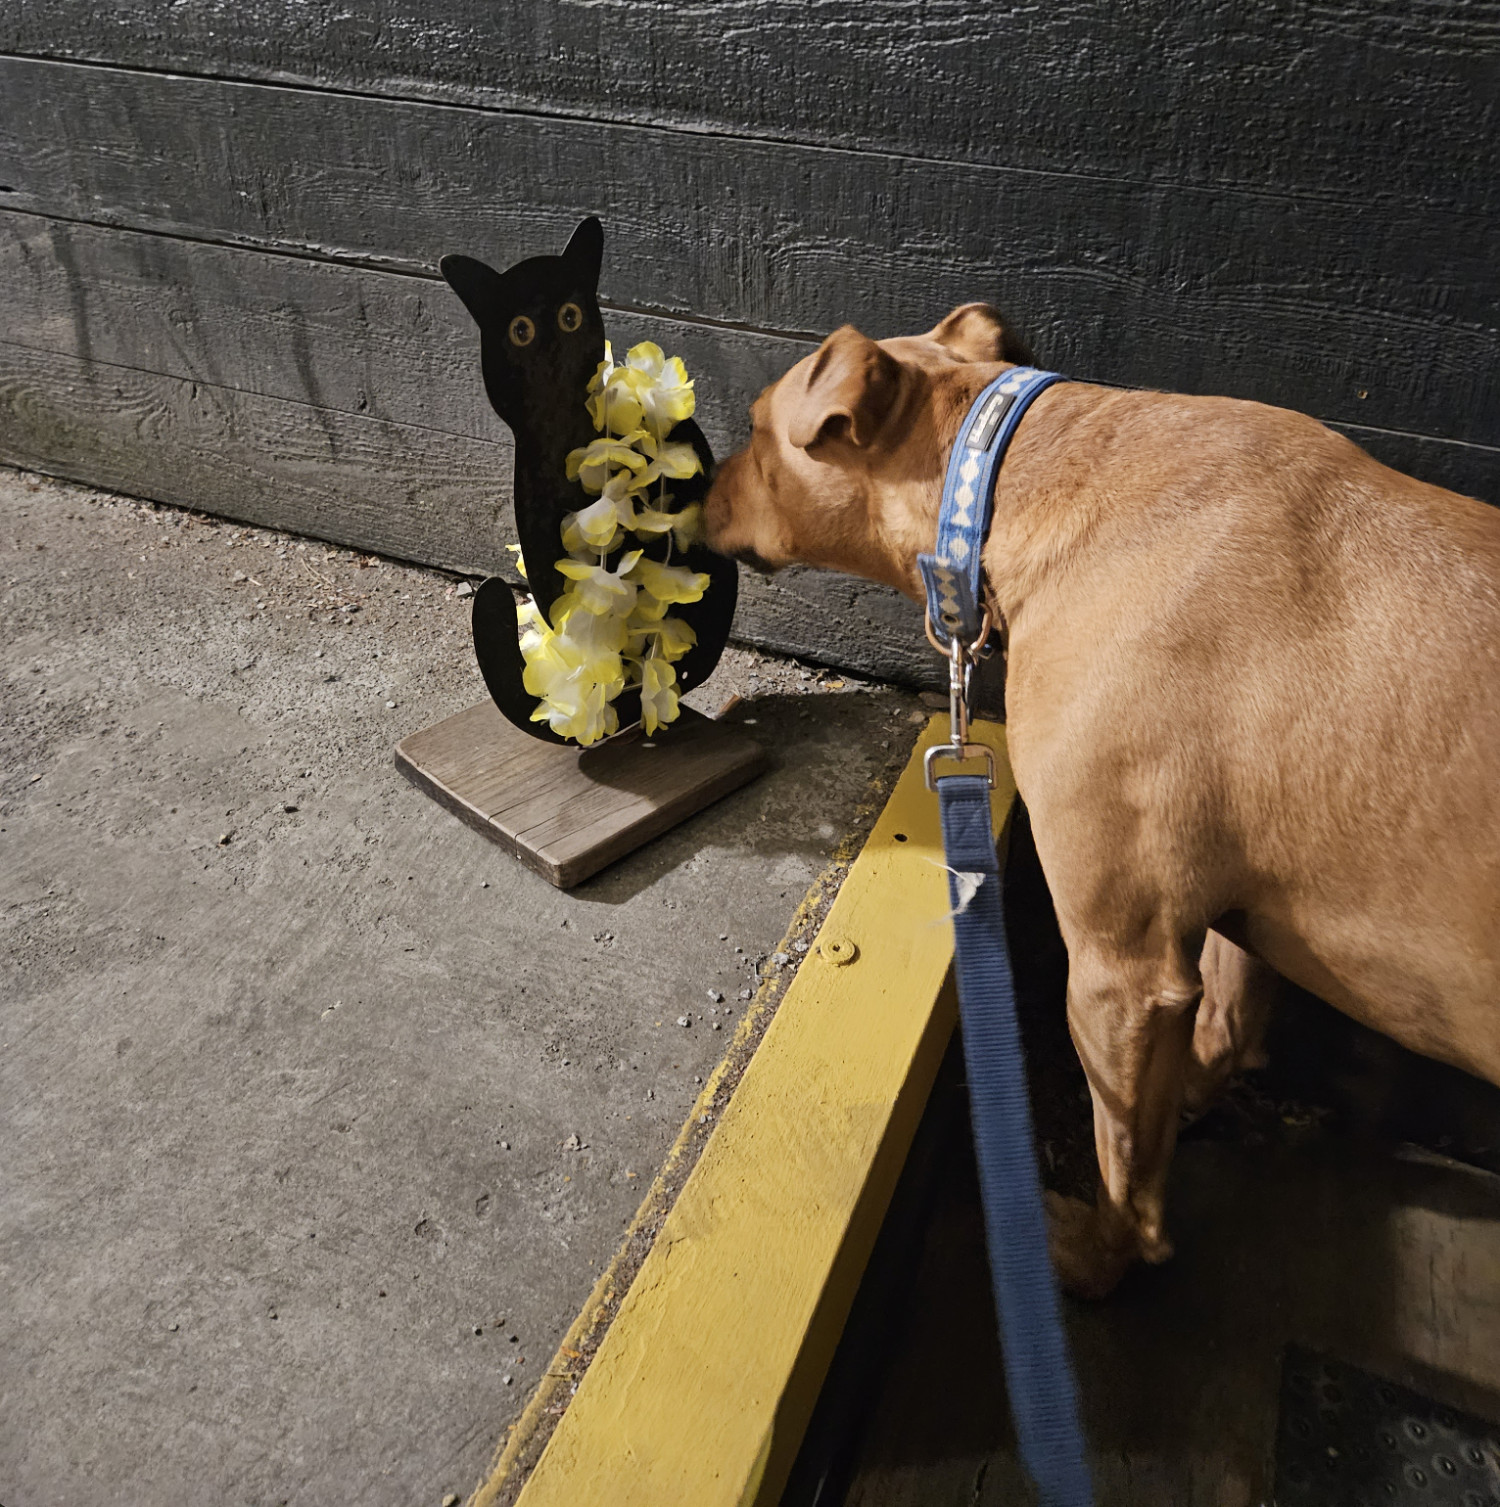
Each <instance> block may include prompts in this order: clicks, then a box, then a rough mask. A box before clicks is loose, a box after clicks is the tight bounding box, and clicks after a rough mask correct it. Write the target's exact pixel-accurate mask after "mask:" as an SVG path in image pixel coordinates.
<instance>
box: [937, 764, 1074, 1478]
mask: <svg viewBox="0 0 1500 1507" xmlns="http://www.w3.org/2000/svg"><path fill="white" fill-rule="evenodd" d="M937 787H938V802H939V805H940V807H941V811H942V823H943V848H944V852H945V854H946V857H947V862H948V868H949V870H950V872H949V875H948V894H949V902H950V904H951V905H952V907H953V943H954V960H955V964H956V968H957V974H958V1002H959V1013H960V1015H961V1017H962V1019H963V1039H964V1061H965V1064H966V1066H967V1069H968V1077H969V1100H970V1104H971V1110H972V1115H973V1121H974V1149H975V1153H976V1156H977V1159H978V1162H979V1189H980V1194H981V1197H982V1199H983V1202H984V1229H985V1241H986V1244H987V1245H988V1247H989V1254H990V1276H991V1280H992V1282H993V1285H994V1291H995V1310H996V1312H997V1314H998V1315H999V1318H1000V1334H1001V1342H1002V1343H1001V1349H1002V1350H1003V1352H1004V1360H1005V1381H1006V1385H1007V1387H1008V1388H1009V1391H1010V1408H1011V1414H1012V1416H1013V1417H1014V1418H1015V1422H1016V1437H1017V1440H1018V1442H1019V1444H1020V1451H1021V1459H1022V1461H1023V1462H1024V1463H1025V1465H1026V1469H1027V1470H1028V1471H1029V1472H1030V1473H1031V1478H1032V1480H1033V1481H1034V1482H1035V1483H1036V1485H1037V1489H1038V1490H1039V1491H1040V1493H1041V1500H1042V1502H1043V1504H1044V1507H1089V1504H1090V1503H1091V1502H1092V1500H1093V1498H1092V1495H1091V1492H1090V1486H1089V1474H1088V1466H1087V1465H1086V1464H1085V1462H1084V1450H1083V1430H1082V1428H1081V1426H1080V1424H1079V1421H1078V1399H1077V1395H1076V1391H1075V1388H1074V1383H1073V1370H1072V1366H1071V1365H1070V1363H1069V1359H1068V1342H1067V1336H1066V1335H1065V1333H1064V1331H1063V1325H1062V1314H1061V1311H1060V1309H1059V1305H1058V1298H1057V1288H1056V1285H1055V1283H1054V1281H1053V1276H1052V1262H1051V1258H1050V1256H1049V1255H1048V1251H1047V1221H1046V1214H1045V1211H1044V1209H1043V1206H1042V1183H1041V1178H1040V1176H1039V1175H1038V1172H1037V1161H1036V1142H1035V1137H1034V1135H1033V1133H1032V1128H1031V1101H1030V1095H1029V1093H1028V1091H1027V1087H1026V1068H1025V1059H1024V1056H1023V1054H1022V1048H1021V1029H1020V1024H1019V1022H1018V1020H1017V1018H1016V994H1015V982H1014V980H1013V978H1012V975H1011V967H1010V952H1009V948H1008V947H1007V944H1006V937H1005V912H1004V906H1003V904H1002V896H1001V877H1000V863H999V860H998V858H997V857H996V853H995V833H994V828H993V827H992V825H991V816H990V787H991V781H990V780H989V779H988V778H986V777H985V776H984V775H975V774H950V775H944V776H943V777H942V778H941V779H939V780H938V781H937ZM976 883H977V888H976Z"/></svg>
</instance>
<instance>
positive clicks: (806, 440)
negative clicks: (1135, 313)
mask: <svg viewBox="0 0 1500 1507" xmlns="http://www.w3.org/2000/svg"><path fill="white" fill-rule="evenodd" d="M1030 359H1031V357H1030V353H1029V352H1028V351H1027V350H1026V348H1025V346H1024V345H1023V344H1022V342H1021V341H1020V340H1019V339H1018V338H1017V337H1016V336H1014V335H1013V334H1010V333H1008V332H1007V331H1006V329H1005V325H1004V322H1003V320H1002V319H1001V317H1000V315H999V314H998V313H996V311H995V310H994V309H992V308H991V307H990V306H989V305H988V304H978V303H975V304H965V305H964V306H963V307H962V308H958V309H955V310H954V311H953V312H952V313H951V314H950V315H949V316H948V317H947V318H946V319H945V320H943V322H942V323H941V324H939V325H938V326H937V327H936V328H935V329H933V330H929V331H928V332H927V333H926V334H925V335H910V336H903V337H901V338H900V339H896V340H881V341H875V340H870V339H867V338H866V337H865V336H864V335H861V334H860V332H859V331H858V330H856V329H855V328H854V327H853V326H852V325H845V326H844V327H843V328H842V329H840V330H835V331H834V332H833V334H831V335H830V336H829V337H828V339H827V340H825V341H824V342H823V344H822V345H821V346H819V347H818V349H817V350H816V351H814V352H813V354H812V355H810V356H808V357H806V358H805V359H804V360H802V361H799V362H798V363H797V364H796V365H795V366H794V367H793V368H792V369H791V370H790V371H789V372H787V373H786V375H785V376H784V377H782V378H781V379H780V380H779V381H776V382H773V383H772V384H771V386H769V387H768V388H766V390H765V391H764V392H763V393H761V395H760V396H759V397H758V398H757V399H756V400H755V402H754V404H753V405H752V406H751V409H750V413H751V419H752V424H753V429H752V433H751V436H750V443H749V444H748V445H747V446H746V447H745V448H744V449H743V450H741V451H739V452H738V454H735V455H732V456H730V457H729V458H728V459H727V460H726V461H724V462H723V463H722V464H721V465H720V466H719V469H718V473H717V475H716V476H715V479H714V484H713V487H712V489H711V490H710V492H709V494H708V498H707V500H706V501H705V504H704V521H705V525H706V529H707V534H708V543H709V545H710V546H711V547H712V548H713V549H716V550H718V551H719V552H720V553H722V554H727V555H733V556H734V557H735V558H736V559H739V560H743V561H745V562H746V563H747V564H750V565H753V566H755V567H756V568H757V569H759V570H764V571H770V570H776V569H779V568H780V567H781V566H783V565H791V564H806V565H820V566H825V567H828V568H829V569H833V570H844V571H849V572H852V573H854V574H857V575H863V576H867V577H869V578H870V579H872V580H877V581H886V582H888V583H889V584H891V585H894V586H897V587H899V588H900V589H902V590H910V589H912V585H913V582H912V580H911V579H910V565H909V561H910V560H914V558H915V555H916V552H917V549H918V548H922V549H926V548H930V547H931V543H932V541H931V540H930V539H926V540H923V541H918V542H917V543H916V545H915V546H914V547H912V548H910V550H909V553H908V548H907V547H908V544H909V543H910V542H911V541H910V540H909V539H908V537H907V535H908V534H910V533H911V531H912V526H913V523H914V521H915V520H916V519H920V517H921V516H922V513H923V512H924V511H926V508H917V509H916V510H915V513H914V510H913V504H914V503H916V502H917V501H918V500H919V499H926V500H927V503H928V505H929V506H932V507H935V503H936V496H937V494H938V492H940V490H941V485H942V474H943V468H944V465H945V464H946V457H947V449H948V445H949V444H950V443H951V441H952V438H953V435H954V434H955V433H956V432H957V427H958V424H959V422H960V420H961V419H962V416H963V413H964V412H965V410H966V409H967V406H968V403H969V401H970V400H971V399H972V398H973V397H974V396H975V394H976V393H977V392H978V390H979V387H981V386H983V382H984V381H986V380H988V377H984V378H983V379H982V380H981V379H980V377H979V376H978V375H977V374H975V373H974V372H972V371H970V372H969V373H967V374H966V373H965V372H963V371H962V370H961V368H971V369H972V368H975V367H979V366H983V367H987V368H990V369H991V375H992V374H993V368H994V367H995V366H997V365H998V364H999V363H1001V362H1025V361H1029V360H1030ZM966 376H967V378H968V380H966ZM976 382H977V384H978V385H976ZM902 562H906V563H902Z"/></svg>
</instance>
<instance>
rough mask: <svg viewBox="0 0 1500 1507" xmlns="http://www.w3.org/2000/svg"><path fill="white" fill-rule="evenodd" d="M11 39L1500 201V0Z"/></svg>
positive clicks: (398, 0)
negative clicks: (1499, 77) (1499, 76)
mask: <svg viewBox="0 0 1500 1507" xmlns="http://www.w3.org/2000/svg"><path fill="white" fill-rule="evenodd" d="M0 52H14V53H25V54H31V55H34V56H41V57H56V58H72V59H76V60H80V61H91V62H105V63H123V64H128V65H130V66H132V67H136V68H145V69H160V70H170V71H171V72H174V73H187V74H208V75H213V76H216V77H224V76H231V77H235V78H245V79H258V80H261V81H268V82H290V83H299V84H304V85H311V86H314V87H320V88H330V89H340V90H345V91H349V92H353V93H360V94H377V95H383V96H386V97H388V98H400V97H404V98H415V99H427V100H445V101H448V102H450V103H455V104H470V105H483V106H486V107H489V108H492V109H506V110H523V111H528V112H535V113H540V114H555V115H567V116H575V117H583V118H591V119H596V120H612V121H633V122H636V123H638V124H644V125H662V124H670V125H675V126H681V127H688V128H692V129H696V130H700V131H709V132H714V133H717V134H721V135H723V134H727V135H732V136H759V137H765V138H769V139H772V140H776V141H799V142H808V143H818V144H823V145H832V146H849V147H858V148H863V149H867V150H875V151H885V152H896V153H901V154H909V155H913V156H918V157H924V158H940V159H952V160H957V161H964V162H971V163H988V164H990V165H993V166H1004V167H1016V168H1027V169H1030V170H1032V171H1036V172H1047V173H1072V174H1079V175H1085V176H1087V177H1090V178H1122V179H1128V180H1131V181H1134V182H1145V181H1150V182H1176V183H1192V184H1200V185H1205V186H1210V187H1252V188H1261V189H1267V190H1270V191H1271V192H1273V193H1275V194H1278V195H1296V196H1307V197H1314V198H1342V199H1345V200H1346V201H1348V202H1349V203H1350V204H1352V205H1354V206H1356V207H1359V208H1364V207H1367V206H1372V205H1379V204H1382V203H1397V202H1404V203H1412V202H1418V203H1431V204H1434V205H1437V204H1447V205H1448V206H1450V207H1452V208H1456V209H1460V210H1463V211H1465V212H1467V213H1472V214H1476V215H1480V214H1488V213H1492V212H1493V211H1494V209H1495V207H1496V206H1497V205H1500V130H1497V124H1500V90H1497V89H1496V73H1495V70H1496V58H1497V53H1500V4H1497V3H1496V0H1404V3H1392V0H1317V3H1306V0H1249V3H1246V0H1201V3H1196V4H1190V3H1184V0H1132V3H1130V4H1128V5H1119V4H1114V5H1111V4H1105V3H1102V0H1059V3H1056V4H1052V5H1041V6H1038V5H1032V4H1019V3H1016V0H1000V3H997V4H993V5H980V4H976V3H975V0H926V3H924V4H921V5H915V4H912V3H911V0H819V3H817V4H815V5H813V4H808V3H807V0H698V3H694V4H690V5H686V4H683V3H682V0H602V3H601V0H527V3H526V4H524V5H522V4H509V5H507V4H496V3H495V0H440V3H434V0H347V3H343V4H337V5H335V4H332V3H330V0H211V3H207V0H197V3H191V0H189V3H179V4H175V5H164V4H162V3H161V0H97V3H91V4H89V5H87V6H81V5H79V4H78V3H77V0H24V3H14V4H12V5H11V6H9V7H8V8H7V11H6V13H4V14H3V15H0ZM729 151H730V153H731V154H732V151H733V148H732V147H730V148H729ZM921 228H922V227H921V226H919V225H913V226H911V227H910V229H911V230H912V232H913V233H914V234H919V233H920V231H921Z"/></svg>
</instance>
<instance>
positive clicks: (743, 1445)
mask: <svg viewBox="0 0 1500 1507" xmlns="http://www.w3.org/2000/svg"><path fill="white" fill-rule="evenodd" d="M946 736H947V718H946V717H936V718H934V719H933V721H932V723H931V724H929V726H928V728H927V729H926V731H925V732H924V733H923V735H922V737H921V738H919V739H918V742H917V747H916V750H915V752H914V753H913V756H912V759H911V761H910V763H909V764H908V766H907V768H906V771H905V773H904V774H903V775H902V777H901V779H900V780H899V781H898V783H897V785H896V788H895V790H894V791H893V793H892V795H891V799H890V801H889V802H888V803H887V805H886V808H885V811H884V812H883V814H882V815H881V817H880V819H879V820H878V821H877V823H876V824H875V827H874V830H873V831H872V832H871V834H870V837H869V840H868V842H867V843H866V845H865V848H864V851H863V852H862V853H861V854H860V856H859V858H858V860H857V861H856V862H855V864H854V866H853V868H852V869H851V870H850V872H849V876H848V878H847V879H846V880H845V881H844V885H843V888H842V889H841V890H840V892H839V895H838V898H837V899H836V900H835V902H834V904H833V906H832V908H831V909H830V911H829V914H828V918H827V920H826V921H825V922H824V925H823V928H822V931H821V933H820V934H819V939H818V944H817V946H816V947H815V948H814V950H813V951H812V952H811V953H809V955H808V957H807V958H806V960H805V961H804V962H803V964H802V966H801V968H800V970H799V971H798V974H797V977H796V979H795V980H794V981H793V983H792V985H791V987H790V988H789V989H788V991H787V994H786V997H785V999H784V1000H783V1001H782V1004H781V1007H780V1009H779V1011H778V1012H777V1015H776V1018H775V1020H774V1021H773V1022H772V1024H771V1026H770V1028H769V1029H768V1030H767V1032H766V1036H765V1039H764V1040H763V1041H762V1043H761V1045H760V1047H759V1049H758V1050H757V1052H756V1054H755V1057H754V1060H753V1061H752V1062H751V1064H750V1067H749V1068H748V1069H747V1070H746V1072H745V1076H744V1078H743V1079H742V1080H741V1083H740V1086H739V1088H738V1089H737V1090H736V1092H735V1095H734V1098H733V1099H732V1101H731V1102H730V1104H729V1106H728V1108H727V1109H726V1110H725V1112H724V1116H723V1119H722V1120H721V1122H720V1124H719V1126H718V1128H717V1130H716V1131H715V1132H714V1135H713V1137H712V1138H711V1140H710V1141H709V1143H708V1145H707V1147H705V1149H704V1151H703V1154H702V1156H701V1158H700V1160H699V1162H698V1165H697V1167H696V1168H695V1170H694V1172H693V1174H692V1176H691V1178H689V1180H688V1182H687V1184H686V1185H685V1186H684V1188H683V1191H682V1194H681V1196H680V1197H679V1198H678V1200H677V1203H676V1206H675V1207H674V1208H673V1210H672V1212H671V1214H670V1215H669V1216H668V1217H667V1220H666V1222H665V1223H664V1225H663V1226H662V1230H661V1233H660V1235H659V1236H658V1237H657V1240H656V1243H655V1245H654V1246H653V1247H652V1250H651V1253H650V1255H649V1256H648V1257H647V1258H646V1261H645V1263H644V1265H643V1266H642V1268H641V1271H640V1273H639V1274H638V1276H637V1277H636V1280H635V1282H634V1284H633V1285H632V1287H631V1289H630V1292H629V1293H628V1294H627V1296H626V1298H625V1300H624V1302H623V1303H622V1304H621V1307H620V1311H619V1314H618V1315H617V1316H616V1318H615V1320H614V1323H613V1324H612V1325H611V1327H610V1330H609V1333H608V1335H607V1336H606V1338H605V1340H604V1341H603V1343H602V1344H601V1346H600V1348H599V1352H598V1354H597V1355H596V1356H595V1357H594V1361H593V1364H592V1365H591V1366H590V1367H589V1370H588V1373H587V1374H586V1375H585V1377H584V1379H583V1382H582V1384H581V1385H580V1387H579V1390H578V1394H577V1396H576V1397H575V1398H574V1399H573V1401H572V1403H571V1405H570V1406H569V1408H568V1410H567V1412H566V1413H565V1414H564V1415H563V1417H562V1419H561V1421H560V1422H559V1424H558V1426H557V1430H556V1432H555V1433H554V1434H553V1436H552V1439H551V1441H550V1442H549V1444H548V1446H547V1448H546V1450H545V1451H544V1453H543V1454H542V1457H541V1459H540V1461H539V1462H538V1465H537V1468H536V1470H535V1471H534V1472H533V1473H532V1476H531V1478H530V1480H529V1481H528V1482H527V1483H526V1486H525V1488H524V1489H523V1490H522V1492H521V1495H520V1498H519V1502H518V1507H731V1504H733V1507H769V1504H771V1503H774V1502H775V1501H776V1500H777V1499H778V1497H779V1496H780V1493H781V1490H782V1487H783V1485H784V1483H785V1480H786V1474H787V1472H788V1470H789V1469H790V1467H791V1463H792V1461H793V1459H794V1458H795V1455H796V1451H797V1448H798V1446H799V1445H800V1443H801V1439H802V1433H803V1430H804V1429H805V1427H806V1424H807V1419H808V1416H809V1415H810V1413H811V1411H812V1406H813V1403H814V1401H815V1400H816V1397H817V1392H818V1389H819V1387H820V1386H821V1384H822V1381H823V1377H824V1374H825V1373H826V1370H827V1366H828V1362H829V1359H830V1358H831V1356H832V1353H833V1349H834V1347H835V1345H836V1344H837V1342H838V1337H839V1334H840V1332H841V1330H842V1328H843V1324H844V1320H845V1318H846V1317H847V1315H848V1310H849V1304H850V1302H851V1301H852V1298H853V1295H854V1290H855V1288H856V1286H857V1285H858V1282H859V1278H860V1276H861V1274H862V1272H863V1270H864V1266H865V1263H866V1261H867V1260H868V1257H869V1252H870V1248H871V1246H872V1245H873V1243H874V1239H875V1234H876V1231H877V1230H878V1228H879V1225H880V1221H881V1219H882V1218H883V1217H884V1214H885V1210H886V1206H887V1204H888V1203H889V1200H890V1195H891V1192H892V1189H893V1188H894V1186H895V1181H896V1177H897V1175H898V1174H899V1172H900V1169H901V1165H902V1163H903V1161H904V1160H905V1157H906V1153H907V1151H908V1150H909V1148H910V1144H911V1138H912V1135H913V1133H914V1132H915V1129H916V1124H917V1121H918V1119H919V1118H920V1116H921V1113H922V1109H923V1107H924V1106H925V1104H926V1100H927V1096H928V1093H929V1091H930V1089H931V1086H932V1080H933V1076H934V1075H935V1073H936V1071H937V1065H938V1061H939V1059H940V1058H941V1056H942V1052H943V1049H944V1047H945V1046H946V1043H947V1040H948V1037H949V1035H950V1034H951V1032H952V1029H953V1021H954V1003H953V996H952V991H951V989H945V988H944V980H945V978H946V976H947V972H948V965H949V962H950V961H951V958H952V951H953V941H952V929H951V927H949V926H948V924H947V923H946V914H947V910H948V899H947V888H946V882H945V875H944V872H943V868H942V863H941V860H942V838H941V834H940V831H939V827H938V811H937V798H936V797H935V796H933V795H931V794H929V793H928V791H927V790H926V789H925V787H924V785H923V780H922V767H921V766H922V755H923V753H924V752H925V751H926V749H927V748H929V747H930V746H931V745H932V744H933V743H934V742H937V741H941V740H942V739H944V738H946ZM973 736H974V738H975V739H976V740H982V741H984V742H986V743H988V744H989V745H990V746H991V747H992V748H994V749H995V751H996V754H997V762H998V764H999V783H998V788H997V790H996V792H995V804H996V814H997V821H998V819H999V816H1000V815H1001V814H1003V812H1004V810H1005V809H1006V808H1007V807H1008V805H1009V802H1010V798H1011V795H1012V793H1013V787H1012V785H1011V784H1010V771H1009V765H1008V763H1007V762H1006V759H1005V741H1004V729H1003V728H1001V727H999V726H998V725H996V724H994V723H978V724H976V725H975V728H974V732H973ZM851 943H852V944H853V946H854V948H856V949H857V956H856V957H855V960H854V961H853V962H852V963H847V964H840V963H838V962H837V961H836V959H837V958H838V957H839V956H840V955H841V953H847V951H848V947H849V944H851Z"/></svg>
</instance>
